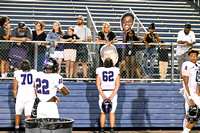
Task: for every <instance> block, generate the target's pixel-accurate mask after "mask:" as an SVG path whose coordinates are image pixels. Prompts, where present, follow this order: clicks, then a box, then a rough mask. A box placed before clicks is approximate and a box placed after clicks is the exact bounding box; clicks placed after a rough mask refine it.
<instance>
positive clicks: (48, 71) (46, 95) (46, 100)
mask: <svg viewBox="0 0 200 133" xmlns="http://www.w3.org/2000/svg"><path fill="white" fill-rule="evenodd" d="M43 68H44V72H38V73H37V76H36V80H35V86H36V89H37V95H38V98H39V99H40V102H39V104H38V107H37V118H59V113H58V107H57V103H59V100H58V98H57V97H56V94H57V92H59V93H61V94H63V95H68V94H69V90H68V89H67V88H66V87H65V86H64V85H63V79H62V77H61V76H60V75H59V74H58V73H57V72H58V69H59V64H58V61H57V60H56V59H54V58H52V57H48V58H47V59H46V60H45V62H44V65H43Z"/></svg>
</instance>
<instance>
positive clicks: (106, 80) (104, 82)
mask: <svg viewBox="0 0 200 133" xmlns="http://www.w3.org/2000/svg"><path fill="white" fill-rule="evenodd" d="M96 74H98V75H99V77H100V79H101V88H102V90H106V89H113V90H114V88H115V80H116V78H117V75H119V68H117V67H110V68H106V67H99V68H97V69H96Z"/></svg>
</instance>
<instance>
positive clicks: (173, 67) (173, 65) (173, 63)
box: [0, 40, 200, 83]
mask: <svg viewBox="0 0 200 133" xmlns="http://www.w3.org/2000/svg"><path fill="white" fill-rule="evenodd" d="M17 42H20V43H22V42H21V41H3V40H2V41H0V43H17ZM26 43H31V44H34V45H35V47H34V68H35V69H36V68H37V65H38V62H37V61H38V60H37V58H38V45H37V44H38V43H43V44H47V43H48V44H49V43H50V42H48V41H27V42H26ZM59 44H71V42H59ZM73 44H75V45H77V44H87V45H100V44H105V43H99V42H79V43H73ZM114 45H120V46H121V45H130V44H129V43H116V44H114ZM135 45H145V44H144V43H135ZM150 45H157V46H158V45H160V43H157V44H155V43H154V44H150ZM165 45H166V46H169V45H170V46H172V47H171V48H172V50H171V53H170V54H169V55H170V56H169V57H171V60H170V62H171V63H170V64H169V65H168V68H170V73H169V74H168V78H166V79H159V78H153V79H144V78H143V79H139V78H133V79H130V78H129V79H127V78H126V77H125V78H124V77H123V78H121V81H127V80H134V81H148V80H152V81H153V82H160V81H162V80H165V81H167V82H171V83H174V82H180V81H181V80H182V79H181V78H177V77H178V76H177V75H179V74H178V73H175V72H174V70H176V69H177V63H176V60H175V57H176V54H175V50H176V46H177V45H179V44H177V43H165ZM181 45H182V44H181ZM49 46H50V45H46V47H47V48H49ZM199 46H200V44H195V47H196V48H197V47H199ZM197 49H198V48H197ZM88 50H89V49H88ZM97 52H98V50H97ZM88 53H89V54H90V52H88ZM95 54H96V55H98V54H99V53H95ZM46 55H48V51H47V53H46ZM120 55H123V53H121V54H120ZM96 57H97V58H98V56H96ZM96 60H100V59H96ZM91 61H92V60H90V62H87V64H90V63H91ZM198 62H199V61H198ZM92 63H93V64H95V63H97V62H92ZM62 64H63V65H65V63H64V62H63V63H62ZM90 67H91V68H93V66H90ZM97 67H98V66H97ZM79 69H80V68H79ZM88 69H89V68H88ZM88 73H89V72H88ZM92 73H95V69H93V71H92ZM154 75H158V73H154ZM169 77H170V78H169ZM175 77H176V78H175ZM0 79H3V78H0ZM5 79H13V77H7V78H5ZM64 80H66V81H68V80H77V81H80V80H86V81H95V77H88V78H81V77H79V78H64Z"/></svg>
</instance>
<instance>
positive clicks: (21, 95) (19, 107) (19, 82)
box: [13, 60, 37, 130]
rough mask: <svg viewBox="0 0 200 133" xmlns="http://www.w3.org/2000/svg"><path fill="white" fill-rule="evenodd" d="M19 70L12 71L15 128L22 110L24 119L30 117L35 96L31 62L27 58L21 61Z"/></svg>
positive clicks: (33, 73)
mask: <svg viewBox="0 0 200 133" xmlns="http://www.w3.org/2000/svg"><path fill="white" fill-rule="evenodd" d="M20 69H21V70H17V71H15V72H14V81H13V96H14V101H15V114H16V115H15V129H16V130H18V129H19V125H20V120H21V114H22V111H23V110H24V113H25V119H29V118H30V117H31V111H32V107H33V103H34V101H35V98H36V90H35V88H34V82H35V75H36V73H37V71H36V70H33V69H32V70H31V64H30V62H29V61H28V60H24V61H22V63H21V68H20Z"/></svg>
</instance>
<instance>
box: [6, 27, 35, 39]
mask: <svg viewBox="0 0 200 133" xmlns="http://www.w3.org/2000/svg"><path fill="white" fill-rule="evenodd" d="M12 37H27V38H29V39H31V40H32V31H31V29H30V28H29V27H27V28H26V30H25V32H24V34H20V32H19V31H18V28H17V27H15V28H14V29H13V30H12V31H11V34H10V38H12Z"/></svg>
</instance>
